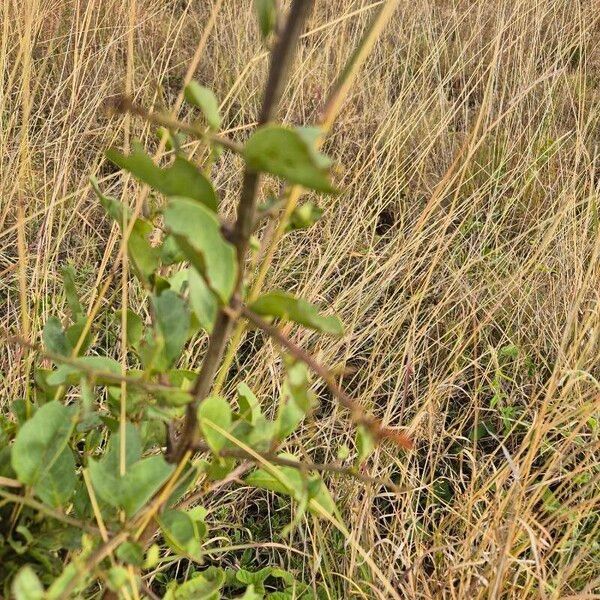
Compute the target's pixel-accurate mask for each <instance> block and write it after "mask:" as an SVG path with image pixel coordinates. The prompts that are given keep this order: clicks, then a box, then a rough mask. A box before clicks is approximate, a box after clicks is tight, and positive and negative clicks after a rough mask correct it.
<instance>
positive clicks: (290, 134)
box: [244, 125, 337, 193]
mask: <svg viewBox="0 0 600 600" xmlns="http://www.w3.org/2000/svg"><path fill="white" fill-rule="evenodd" d="M313 139H314V136H313V134H312V130H309V131H306V130H301V129H290V128H288V127H283V126H281V125H265V126H263V127H260V128H259V129H257V130H256V131H255V132H254V133H253V134H252V135H251V136H250V138H249V139H248V141H247V142H246V145H245V147H244V157H245V159H246V164H247V165H248V167H249V168H250V169H253V170H254V171H264V172H266V173H271V174H273V175H277V176H279V177H282V178H283V179H285V180H287V181H289V182H290V183H298V184H300V185H302V186H304V187H306V188H310V189H314V190H317V191H319V192H326V193H335V192H336V191H337V190H336V189H335V188H334V187H333V186H332V185H331V183H330V181H329V168H330V166H331V161H330V160H329V159H328V158H327V157H326V156H325V155H323V154H320V153H319V152H318V151H317V150H315V148H314V145H313V144H312V143H311V140H313Z"/></svg>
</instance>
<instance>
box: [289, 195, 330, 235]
mask: <svg viewBox="0 0 600 600" xmlns="http://www.w3.org/2000/svg"><path fill="white" fill-rule="evenodd" d="M322 215H323V209H322V208H319V207H318V206H317V205H316V204H315V203H314V202H310V201H308V202H305V203H304V204H302V205H300V206H297V207H296V208H295V209H294V212H293V213H292V214H291V216H290V221H289V224H288V226H287V229H288V230H290V231H291V230H295V229H308V228H309V227H312V226H313V225H314V224H315V223H316V222H317V221H318V220H319V219H320V218H321V216H322Z"/></svg>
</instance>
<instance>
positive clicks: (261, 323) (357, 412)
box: [240, 306, 413, 450]
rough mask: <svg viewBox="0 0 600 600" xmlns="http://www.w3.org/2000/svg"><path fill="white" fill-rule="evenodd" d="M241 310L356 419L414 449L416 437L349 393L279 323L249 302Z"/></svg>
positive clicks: (377, 434)
mask: <svg viewBox="0 0 600 600" xmlns="http://www.w3.org/2000/svg"><path fill="white" fill-rule="evenodd" d="M240 312H241V314H242V315H243V316H244V317H245V318H246V319H248V320H249V321H250V322H251V323H253V324H254V325H256V326H257V327H259V328H260V329H262V330H263V331H265V332H266V333H267V334H268V335H269V336H270V337H271V338H273V339H274V340H275V341H276V342H277V343H278V344H279V345H280V346H283V347H284V348H285V349H286V350H287V351H288V352H289V353H290V354H291V355H292V356H293V357H294V358H297V359H298V360H301V361H302V362H303V363H305V364H306V365H307V366H308V367H310V369H311V370H313V371H314V372H315V373H316V374H317V375H318V376H319V377H320V378H321V379H322V380H323V381H324V382H325V384H326V385H327V387H328V388H329V391H330V392H331V393H332V394H333V395H334V396H335V397H336V398H337V399H338V400H339V402H340V404H341V405H342V406H343V407H344V408H346V409H347V410H348V411H350V418H351V419H352V422H353V423H355V424H356V425H362V426H363V427H365V428H366V429H368V430H369V432H370V433H371V435H372V436H373V437H374V438H375V440H376V441H382V440H390V441H392V442H394V443H395V444H396V445H397V446H400V447H402V448H405V449H407V450H410V449H411V448H412V447H413V443H412V440H411V439H410V438H409V437H408V436H407V435H406V434H404V433H402V432H401V431H398V430H397V429H392V428H391V427H386V426H385V425H383V423H381V421H380V420H379V419H377V418H375V417H374V416H372V415H369V414H368V413H366V412H365V410H364V409H363V407H362V406H360V404H358V403H357V402H356V401H355V400H353V399H352V398H351V397H350V396H349V395H348V394H346V392H345V391H344V390H343V389H342V388H341V387H340V386H339V385H338V384H337V383H336V382H335V380H334V378H333V376H332V375H331V373H330V372H329V371H328V370H327V369H326V368H325V367H324V366H323V365H321V364H320V363H319V362H317V361H316V360H315V359H314V358H313V357H312V356H311V355H310V354H308V353H307V352H306V351H305V350H303V349H302V348H300V346H298V345H297V344H295V343H294V342H292V340H290V339H289V338H288V337H287V336H285V335H284V334H283V333H281V331H279V329H277V327H275V326H273V325H271V324H270V323H267V322H266V321H265V320H264V319H263V318H262V317H260V316H258V315H257V314H256V313H254V312H252V311H251V310H250V309H249V308H248V307H246V306H241V307H240Z"/></svg>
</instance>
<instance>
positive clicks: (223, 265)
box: [164, 198, 237, 303]
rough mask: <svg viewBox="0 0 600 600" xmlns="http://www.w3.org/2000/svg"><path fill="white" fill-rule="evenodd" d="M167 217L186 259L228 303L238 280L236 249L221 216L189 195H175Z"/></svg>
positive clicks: (167, 223) (169, 226) (166, 212)
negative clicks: (227, 238) (226, 235)
mask: <svg viewBox="0 0 600 600" xmlns="http://www.w3.org/2000/svg"><path fill="white" fill-rule="evenodd" d="M164 218H165V225H166V227H167V228H168V229H169V230H170V231H171V233H172V234H173V235H174V236H175V238H176V240H177V243H178V245H179V247H180V248H181V250H182V252H183V253H184V254H185V255H186V258H187V259H188V260H189V261H190V262H191V263H192V265H193V267H194V268H195V269H196V270H198V271H199V272H201V273H202V274H203V275H204V277H205V278H206V281H207V283H208V285H209V287H210V288H211V289H212V290H213V291H214V292H215V293H216V294H217V295H218V296H219V298H220V299H221V301H222V302H223V303H227V302H228V301H229V299H230V298H231V295H232V294H233V290H234V288H235V284H236V279H237V262H236V252H235V248H234V247H233V246H232V245H231V244H230V243H229V242H227V241H225V239H224V238H223V236H222V235H221V226H220V224H219V220H218V218H217V217H216V216H215V215H214V214H213V213H212V212H210V211H209V210H207V209H206V208H205V207H204V206H202V205H201V204H198V203H197V202H194V201H192V200H188V199H186V198H172V199H171V200H170V202H169V206H168V208H167V210H166V211H165V213H164Z"/></svg>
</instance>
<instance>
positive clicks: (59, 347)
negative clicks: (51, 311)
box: [42, 317, 73, 356]
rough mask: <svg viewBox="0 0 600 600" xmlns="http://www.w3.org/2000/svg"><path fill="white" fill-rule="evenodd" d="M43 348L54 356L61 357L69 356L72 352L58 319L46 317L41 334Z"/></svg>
mask: <svg viewBox="0 0 600 600" xmlns="http://www.w3.org/2000/svg"><path fill="white" fill-rule="evenodd" d="M42 340H43V342H44V346H45V347H46V348H47V349H48V350H49V351H50V352H54V353H55V354H60V355H61V356H70V355H71V352H73V346H72V345H71V342H70V341H69V340H68V338H67V336H66V335H65V332H64V331H63V328H62V325H61V323H60V320H59V319H58V317H48V320H47V321H46V324H45V325H44V331H43V332H42Z"/></svg>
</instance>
